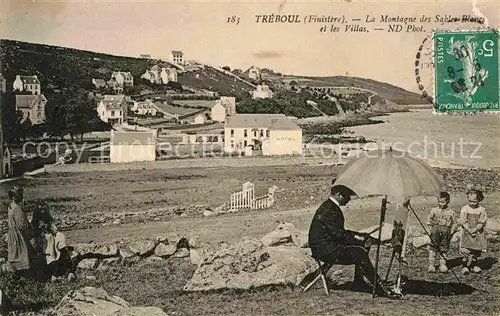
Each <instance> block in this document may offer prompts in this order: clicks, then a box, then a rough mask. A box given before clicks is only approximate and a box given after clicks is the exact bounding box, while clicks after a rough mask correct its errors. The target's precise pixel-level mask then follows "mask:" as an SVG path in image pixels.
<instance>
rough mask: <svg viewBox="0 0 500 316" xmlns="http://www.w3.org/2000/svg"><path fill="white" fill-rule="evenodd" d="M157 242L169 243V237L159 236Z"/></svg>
mask: <svg viewBox="0 0 500 316" xmlns="http://www.w3.org/2000/svg"><path fill="white" fill-rule="evenodd" d="M156 242H158V243H162V244H165V245H168V238H167V237H164V236H157V237H156Z"/></svg>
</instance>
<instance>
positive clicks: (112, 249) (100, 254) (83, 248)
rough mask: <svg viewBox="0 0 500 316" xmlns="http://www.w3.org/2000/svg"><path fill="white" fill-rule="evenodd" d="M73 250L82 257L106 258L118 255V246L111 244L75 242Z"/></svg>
mask: <svg viewBox="0 0 500 316" xmlns="http://www.w3.org/2000/svg"><path fill="white" fill-rule="evenodd" d="M73 248H74V251H76V252H77V253H79V254H80V256H81V257H83V258H106V257H114V256H117V255H118V246H117V245H116V244H114V243H112V244H93V243H91V244H76V245H73Z"/></svg>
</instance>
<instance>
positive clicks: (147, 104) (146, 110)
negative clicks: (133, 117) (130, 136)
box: [131, 100, 158, 116]
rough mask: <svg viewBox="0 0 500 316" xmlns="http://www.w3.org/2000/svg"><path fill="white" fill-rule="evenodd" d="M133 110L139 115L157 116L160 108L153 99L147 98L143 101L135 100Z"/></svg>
mask: <svg viewBox="0 0 500 316" xmlns="http://www.w3.org/2000/svg"><path fill="white" fill-rule="evenodd" d="M131 110H132V111H134V112H135V113H136V114H138V115H151V116H155V115H156V113H157V112H158V109H157V108H156V106H155V105H154V103H153V101H151V100H146V101H142V102H137V101H133V105H132V108H131Z"/></svg>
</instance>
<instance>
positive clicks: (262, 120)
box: [224, 114, 301, 130]
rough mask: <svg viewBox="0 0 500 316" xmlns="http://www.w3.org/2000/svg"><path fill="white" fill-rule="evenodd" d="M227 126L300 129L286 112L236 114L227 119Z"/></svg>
mask: <svg viewBox="0 0 500 316" xmlns="http://www.w3.org/2000/svg"><path fill="white" fill-rule="evenodd" d="M224 127H226V128H240V127H246V128H269V129H274V130H300V129H301V128H300V127H299V126H298V125H297V124H295V122H293V121H292V120H291V119H289V118H288V117H287V116H286V115H284V114H236V115H233V116H230V117H228V118H227V119H226V124H225V126H224Z"/></svg>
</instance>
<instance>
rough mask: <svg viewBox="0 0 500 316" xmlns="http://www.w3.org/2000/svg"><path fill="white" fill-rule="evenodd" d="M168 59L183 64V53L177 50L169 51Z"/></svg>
mask: <svg viewBox="0 0 500 316" xmlns="http://www.w3.org/2000/svg"><path fill="white" fill-rule="evenodd" d="M169 59H170V61H172V62H174V63H176V64H179V65H184V53H183V52H181V51H179V50H173V51H170V56H169Z"/></svg>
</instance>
